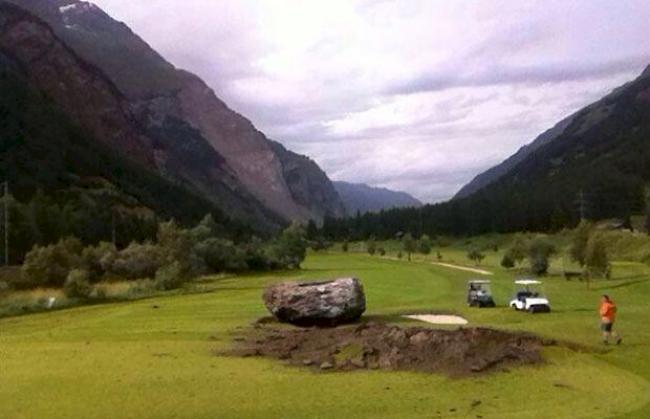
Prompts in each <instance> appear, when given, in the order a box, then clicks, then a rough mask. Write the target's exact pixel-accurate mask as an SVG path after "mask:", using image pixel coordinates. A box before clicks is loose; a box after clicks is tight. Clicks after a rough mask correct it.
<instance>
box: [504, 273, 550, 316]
mask: <svg viewBox="0 0 650 419" xmlns="http://www.w3.org/2000/svg"><path fill="white" fill-rule="evenodd" d="M541 285H542V282H541V281H537V280H534V279H520V280H517V281H515V287H516V288H515V289H516V294H515V298H514V299H513V300H512V301H510V307H512V308H514V309H515V310H520V311H527V312H529V313H533V314H534V313H549V312H550V311H551V305H550V304H549V302H548V299H547V298H546V297H545V296H544V295H543V294H542V293H541V291H540V288H541Z"/></svg>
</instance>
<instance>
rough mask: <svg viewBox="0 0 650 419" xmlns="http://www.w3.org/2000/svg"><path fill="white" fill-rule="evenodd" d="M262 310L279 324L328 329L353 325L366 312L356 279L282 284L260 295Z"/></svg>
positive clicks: (364, 302) (364, 301)
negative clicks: (264, 309) (279, 322)
mask: <svg viewBox="0 0 650 419" xmlns="http://www.w3.org/2000/svg"><path fill="white" fill-rule="evenodd" d="M263 298H264V304H266V308H267V309H268V310H269V311H270V312H271V314H273V315H274V316H275V317H276V318H277V319H278V320H280V321H281V322H286V323H292V324H295V325H297V326H329V327H333V326H336V325H338V324H341V323H349V322H353V321H355V320H357V319H359V317H361V314H363V312H364V311H366V297H365V294H364V293H363V286H362V285H361V282H359V280H358V279H356V278H341V279H336V280H333V281H326V282H285V283H282V284H277V285H272V286H270V287H269V288H267V289H266V291H265V292H264V296H263Z"/></svg>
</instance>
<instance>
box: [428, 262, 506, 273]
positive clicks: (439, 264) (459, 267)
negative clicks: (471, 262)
mask: <svg viewBox="0 0 650 419" xmlns="http://www.w3.org/2000/svg"><path fill="white" fill-rule="evenodd" d="M431 264H432V265H438V266H444V267H445V268H452V269H458V270H461V271H467V272H472V273H475V274H479V275H494V274H493V273H492V272H490V271H486V270H485V269H478V268H470V267H469V266H460V265H452V264H451V263H442V262H431Z"/></svg>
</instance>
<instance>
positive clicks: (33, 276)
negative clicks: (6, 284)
mask: <svg viewBox="0 0 650 419" xmlns="http://www.w3.org/2000/svg"><path fill="white" fill-rule="evenodd" d="M80 253H81V244H80V242H79V240H77V239H62V240H60V241H59V242H58V243H57V244H53V245H49V246H44V247H41V246H34V248H32V250H30V251H29V253H27V255H26V256H25V261H24V263H23V266H22V268H21V277H22V278H21V283H20V284H17V285H18V287H19V288H33V287H42V286H52V287H61V286H63V284H64V282H65V280H66V278H67V277H68V273H69V272H70V270H72V269H74V268H79V267H81V255H80Z"/></svg>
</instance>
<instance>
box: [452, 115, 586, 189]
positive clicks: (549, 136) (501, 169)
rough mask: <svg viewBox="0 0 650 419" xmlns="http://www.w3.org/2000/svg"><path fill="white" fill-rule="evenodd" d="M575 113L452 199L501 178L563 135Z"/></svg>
mask: <svg viewBox="0 0 650 419" xmlns="http://www.w3.org/2000/svg"><path fill="white" fill-rule="evenodd" d="M574 117H575V115H571V116H568V117H567V118H564V119H563V120H561V121H560V122H558V123H557V124H556V125H555V126H554V127H553V128H551V129H549V130H548V131H545V132H544V133H542V134H541V135H540V136H539V137H537V138H536V139H535V140H534V141H533V142H531V143H530V144H527V145H525V146H523V147H521V148H520V149H519V150H518V151H517V152H516V153H515V154H513V155H512V156H510V157H508V158H507V159H506V160H504V161H503V162H502V163H500V164H498V165H497V166H494V167H492V168H490V169H488V170H486V171H485V172H483V173H481V174H479V175H477V176H476V177H475V178H474V179H472V181H471V182H469V183H468V184H467V185H465V186H463V187H462V188H461V189H460V190H459V191H458V192H457V193H456V195H454V197H453V198H452V199H459V198H465V197H468V196H470V195H472V194H473V193H475V192H478V191H480V190H481V189H483V188H485V187H486V186H488V185H490V184H491V183H493V182H495V181H497V180H499V179H500V178H501V177H502V176H504V175H506V174H507V173H508V172H510V171H511V170H512V169H514V168H515V167H517V165H518V164H519V163H521V162H522V161H524V160H525V159H526V158H527V157H528V156H530V155H532V154H533V153H534V152H535V151H537V150H538V149H539V148H540V147H542V146H544V145H545V144H548V143H550V142H551V141H553V140H555V139H556V138H557V137H559V136H560V135H562V133H563V132H564V130H565V129H566V128H567V127H568V126H569V125H570V124H571V121H572V120H573V118H574Z"/></svg>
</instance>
